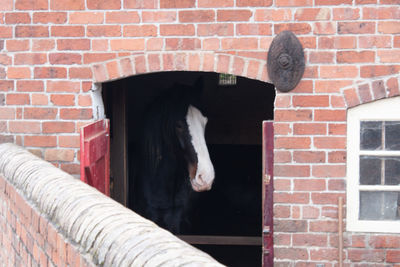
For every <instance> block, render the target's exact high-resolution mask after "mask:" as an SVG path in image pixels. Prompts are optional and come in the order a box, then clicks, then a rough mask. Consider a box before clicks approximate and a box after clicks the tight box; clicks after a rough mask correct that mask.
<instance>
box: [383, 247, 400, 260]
mask: <svg viewBox="0 0 400 267" xmlns="http://www.w3.org/2000/svg"><path fill="white" fill-rule="evenodd" d="M386 261H387V262H393V263H399V262H400V250H399V249H397V250H388V251H386Z"/></svg>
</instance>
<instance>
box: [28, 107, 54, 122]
mask: <svg viewBox="0 0 400 267" xmlns="http://www.w3.org/2000/svg"><path fill="white" fill-rule="evenodd" d="M56 116H57V109H56V108H31V107H27V108H24V118H25V119H40V120H43V119H55V118H56Z"/></svg>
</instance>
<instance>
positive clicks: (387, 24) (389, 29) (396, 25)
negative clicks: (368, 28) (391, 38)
mask: <svg viewBox="0 0 400 267" xmlns="http://www.w3.org/2000/svg"><path fill="white" fill-rule="evenodd" d="M378 32H380V33H385V34H399V33H400V22H399V21H380V22H378Z"/></svg>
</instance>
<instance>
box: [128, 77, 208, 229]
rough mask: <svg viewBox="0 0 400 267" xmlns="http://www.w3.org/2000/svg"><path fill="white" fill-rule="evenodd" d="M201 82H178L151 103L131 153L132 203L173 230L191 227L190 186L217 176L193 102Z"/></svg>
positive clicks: (198, 189) (204, 120) (204, 183)
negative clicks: (136, 145) (191, 83)
mask: <svg viewBox="0 0 400 267" xmlns="http://www.w3.org/2000/svg"><path fill="white" fill-rule="evenodd" d="M202 87H203V81H202V80H201V79H199V80H197V81H196V82H195V85H194V86H188V85H183V84H175V85H174V86H173V87H172V88H170V89H167V90H166V92H165V93H163V94H161V95H160V96H159V97H158V98H157V99H156V100H155V101H154V102H153V103H152V104H150V105H149V107H148V109H147V111H145V113H144V114H145V115H144V117H143V123H142V127H141V134H140V140H139V142H138V147H137V148H136V150H137V151H136V153H135V156H134V158H133V161H134V163H133V165H134V168H133V173H132V174H131V175H130V177H132V178H130V184H129V187H130V190H129V191H130V193H129V195H130V199H129V201H130V206H131V207H133V210H134V211H135V212H137V213H139V214H140V215H142V216H143V217H145V218H147V219H150V220H152V221H153V222H155V223H156V224H158V225H159V226H160V227H163V228H165V229H167V230H169V231H171V232H172V233H174V234H179V233H181V231H182V229H184V228H187V227H188V224H189V220H188V219H187V216H188V215H187V214H188V209H189V206H190V204H191V203H190V202H191V196H192V195H193V194H192V192H193V191H195V192H202V191H206V190H210V189H211V187H212V184H213V180H214V177H215V172H214V167H213V164H212V162H211V159H210V156H209V153H208V149H207V145H206V141H205V137H204V134H205V127H206V124H207V118H206V117H205V116H204V115H203V114H202V112H201V111H200V110H199V108H197V107H196V105H195V102H196V100H197V98H196V96H199V92H201V89H202Z"/></svg>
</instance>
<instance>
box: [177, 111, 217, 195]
mask: <svg viewBox="0 0 400 267" xmlns="http://www.w3.org/2000/svg"><path fill="white" fill-rule="evenodd" d="M206 124H207V118H206V117H204V116H203V114H201V112H200V110H198V109H197V108H195V107H194V106H192V105H189V108H188V111H187V114H186V121H179V122H178V124H177V128H176V131H177V136H178V140H179V143H180V145H181V147H182V149H183V151H184V154H185V158H186V160H187V162H188V172H189V177H190V182H191V184H192V188H193V190H195V191H197V192H201V191H206V190H210V189H211V186H212V184H213V181H214V177H215V173H214V166H213V165H212V163H211V159H210V155H209V154H208V149H207V145H206V141H205V138H204V132H205V128H206Z"/></svg>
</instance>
